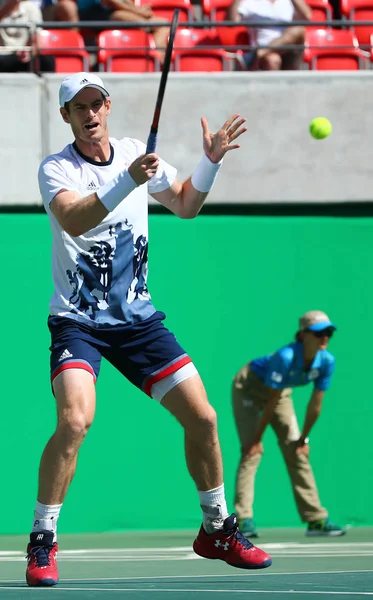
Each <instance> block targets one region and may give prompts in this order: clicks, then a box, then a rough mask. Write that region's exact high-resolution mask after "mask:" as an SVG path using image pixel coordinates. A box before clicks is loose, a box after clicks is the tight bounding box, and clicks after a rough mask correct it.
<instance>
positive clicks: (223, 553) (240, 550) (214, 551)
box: [193, 514, 272, 569]
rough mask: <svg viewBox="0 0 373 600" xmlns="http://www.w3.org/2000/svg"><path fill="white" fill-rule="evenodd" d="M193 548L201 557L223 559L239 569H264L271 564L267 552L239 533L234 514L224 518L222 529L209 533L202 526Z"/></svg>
mask: <svg viewBox="0 0 373 600" xmlns="http://www.w3.org/2000/svg"><path fill="white" fill-rule="evenodd" d="M193 550H194V552H195V553H196V554H198V555H199V556H202V557H203V558H212V559H218V560H223V561H224V562H226V563H227V564H228V565H231V567H238V568H239V569H264V568H265V567H269V566H270V565H271V564H272V559H271V557H270V556H269V555H268V554H266V553H265V552H264V551H263V550H260V548H256V546H253V544H252V543H251V542H249V540H247V539H246V538H245V537H244V536H243V535H242V533H240V531H239V529H238V524H237V519H236V515H235V514H232V515H231V516H230V517H227V518H226V519H225V521H224V526H223V529H222V530H219V531H216V532H215V533H212V534H211V535H208V534H207V533H206V532H205V530H204V529H203V526H202V527H201V529H200V530H199V533H198V536H197V538H196V539H195V540H194V544H193Z"/></svg>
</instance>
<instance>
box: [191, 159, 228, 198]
mask: <svg viewBox="0 0 373 600" xmlns="http://www.w3.org/2000/svg"><path fill="white" fill-rule="evenodd" d="M222 164H223V159H221V161H220V162H218V163H213V162H211V160H210V159H209V158H208V157H207V156H206V154H204V155H203V156H202V158H201V160H200V161H199V163H198V165H197V167H196V169H195V171H194V173H193V175H192V185H193V187H194V188H195V189H196V190H198V191H199V192H209V191H210V190H212V188H213V186H214V183H215V179H216V177H217V175H218V173H219V170H220V167H221V166H222Z"/></svg>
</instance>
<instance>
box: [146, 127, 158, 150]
mask: <svg viewBox="0 0 373 600" xmlns="http://www.w3.org/2000/svg"><path fill="white" fill-rule="evenodd" d="M156 145H157V134H156V133H153V132H152V131H151V132H150V133H149V137H148V142H147V144H146V154H151V153H152V152H155V148H156Z"/></svg>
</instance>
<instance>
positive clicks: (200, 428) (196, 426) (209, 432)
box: [189, 404, 217, 439]
mask: <svg viewBox="0 0 373 600" xmlns="http://www.w3.org/2000/svg"><path fill="white" fill-rule="evenodd" d="M216 431H217V416H216V412H215V410H214V409H213V408H212V406H211V405H210V404H208V405H207V406H206V407H205V408H204V410H203V411H202V412H201V413H199V414H198V415H197V416H196V418H195V419H193V422H191V423H190V427H189V433H190V434H192V435H193V437H195V438H198V439H207V438H210V437H211V436H214V435H215V433H216Z"/></svg>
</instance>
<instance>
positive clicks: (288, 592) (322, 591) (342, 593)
mask: <svg viewBox="0 0 373 600" xmlns="http://www.w3.org/2000/svg"><path fill="white" fill-rule="evenodd" d="M14 589H17V592H19V591H20V590H27V592H28V593H30V592H29V589H30V588H28V587H27V588H26V587H24V588H12V587H0V593H1V590H14ZM43 589H45V590H47V589H48V590H50V588H38V591H40V590H43ZM54 590H56V591H57V590H60V591H65V592H101V593H103V592H121V593H122V594H123V592H146V593H147V594H149V593H150V592H162V593H165V592H172V593H175V592H178V593H182V594H184V593H186V594H190V593H191V592H193V593H196V592H197V593H199V594H202V593H204V594H207V593H208V594H308V595H310V594H318V595H324V596H350V598H351V596H373V592H355V591H350V592H331V591H324V590H315V591H311V590H300V591H298V590H252V589H250V590H221V589H217V590H206V589H202V590H195V589H185V590H182V589H177V588H175V589H164V588H152V589H149V588H142V589H141V588H126V589H123V588H104V589H103V588H81V587H77V588H74V587H53V593H55V591H54Z"/></svg>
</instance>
